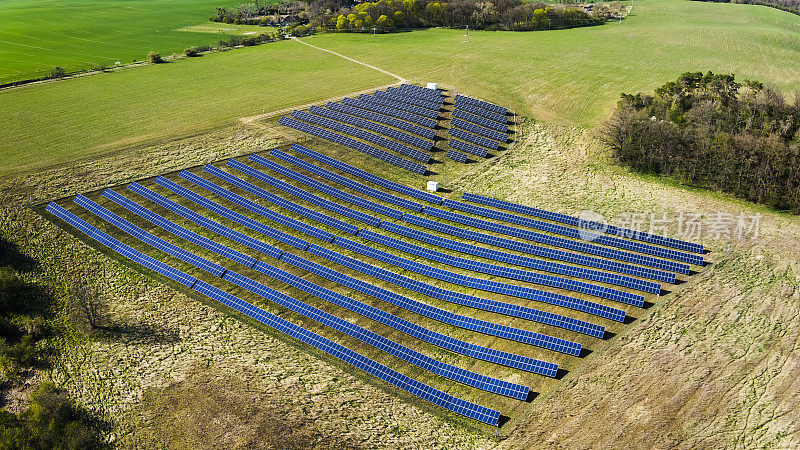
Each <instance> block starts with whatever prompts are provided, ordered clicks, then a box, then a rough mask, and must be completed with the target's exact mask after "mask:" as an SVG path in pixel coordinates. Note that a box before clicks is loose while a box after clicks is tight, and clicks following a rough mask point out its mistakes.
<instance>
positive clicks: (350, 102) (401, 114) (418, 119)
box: [341, 98, 439, 128]
mask: <svg viewBox="0 0 800 450" xmlns="http://www.w3.org/2000/svg"><path fill="white" fill-rule="evenodd" d="M341 103H342V104H344V105H347V106H354V107H357V108H361V109H366V110H369V111H374V112H378V113H381V114H385V115H387V116H392V117H396V118H398V119H403V120H406V121H408V122H413V123H415V124H417V125H421V126H423V127H427V128H436V125H438V124H439V122H438V121H436V120H434V119H429V118H427V117H422V116H418V115H416V114H411V113H410V112H406V111H403V110H400V109H396V108H390V107H388V106H383V105H379V104H377V103H372V102H367V101H364V100H357V99H354V98H343V99H342V102H341Z"/></svg>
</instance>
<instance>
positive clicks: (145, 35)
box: [0, 0, 240, 83]
mask: <svg viewBox="0 0 800 450" xmlns="http://www.w3.org/2000/svg"><path fill="white" fill-rule="evenodd" d="M237 3H240V2H235V1H233V0H173V1H169V0H126V1H124V2H109V1H104V0H85V1H81V2H60V1H56V0H3V1H0V83H6V82H10V81H16V80H22V79H28V78H34V77H38V76H42V75H46V74H48V73H49V72H50V69H52V68H53V67H54V66H60V67H63V68H64V69H66V70H67V71H73V70H79V69H83V68H92V67H96V66H97V65H99V64H103V65H107V66H113V65H114V63H116V62H117V61H119V62H121V63H122V64H128V63H130V62H131V60H133V59H136V60H143V59H145V57H146V55H147V52H148V51H150V50H155V51H158V52H161V54H162V55H168V54H171V53H175V52H177V53H180V52H181V51H182V50H183V49H185V48H186V47H189V46H192V45H204V44H216V43H217V42H218V41H219V36H215V35H213V34H209V33H208V31H200V32H197V33H186V32H178V31H189V30H183V28H184V27H187V26H194V25H197V24H203V23H204V22H205V21H206V20H207V19H208V17H210V16H211V15H213V13H214V9H215V8H216V7H217V6H229V5H235V4H237ZM232 27H236V28H238V27H237V26H232ZM190 30H191V29H190ZM231 34H238V33H235V32H233V33H231Z"/></svg>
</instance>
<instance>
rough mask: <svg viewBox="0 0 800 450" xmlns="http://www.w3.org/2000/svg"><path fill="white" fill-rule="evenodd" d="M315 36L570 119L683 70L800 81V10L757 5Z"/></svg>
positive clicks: (592, 114)
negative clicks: (493, 27)
mask: <svg viewBox="0 0 800 450" xmlns="http://www.w3.org/2000/svg"><path fill="white" fill-rule="evenodd" d="M314 40H315V43H316V44H317V45H320V46H322V47H326V48H330V49H332V50H336V51H339V52H342V53H344V54H346V55H348V56H352V57H354V58H357V59H361V60H364V61H369V62H370V63H371V64H375V65H377V66H378V67H381V68H384V69H387V70H389V71H392V72H394V73H397V74H399V75H401V76H404V77H407V78H417V79H418V80H420V81H437V82H439V83H444V84H448V85H452V86H455V87H456V89H460V90H463V91H464V92H465V93H468V94H473V95H477V96H482V97H486V98H487V99H491V100H494V101H495V102H497V103H498V104H501V105H507V106H510V107H513V108H516V109H517V110H519V111H520V112H523V113H525V114H530V115H532V116H533V117H535V118H536V119H542V120H546V121H549V122H558V123H562V124H575V125H592V124H595V123H596V122H597V120H598V119H599V118H601V117H604V116H605V115H606V114H607V113H608V112H609V111H610V109H611V108H612V107H613V106H614V104H615V103H616V100H617V99H618V98H619V93H620V92H638V91H645V92H647V91H652V90H653V89H654V88H655V87H657V86H660V85H661V84H663V83H664V82H665V81H667V80H671V79H674V78H676V76H677V75H679V74H680V73H682V72H685V71H694V70H702V71H705V70H713V71H720V72H735V73H736V74H737V75H738V76H740V77H741V78H754V79H758V80H762V81H765V82H767V83H769V84H772V85H775V86H777V87H778V88H780V89H782V90H785V91H789V92H792V91H794V90H797V89H800V65H798V64H797V62H798V61H800V17H798V16H795V15H792V14H789V13H785V12H782V11H778V10H775V9H772V8H767V7H759V6H745V5H733V4H713V3H703V2H691V1H687V0H665V1H654V0H642V1H637V2H635V4H634V9H633V15H632V16H630V17H629V18H628V19H626V20H624V21H623V22H622V23H616V22H613V23H608V24H606V25H604V26H600V27H590V28H578V29H572V30H560V31H542V32H530V33H496V32H474V31H470V36H469V37H465V36H464V32H463V31H457V30H426V31H420V32H414V33H401V34H391V35H381V36H378V37H375V38H373V37H372V36H370V35H362V34H355V35H351V34H330V35H322V36H317V37H315V38H314ZM410 61H413V62H414V63H413V64H409V62H410Z"/></svg>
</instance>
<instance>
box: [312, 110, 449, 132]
mask: <svg viewBox="0 0 800 450" xmlns="http://www.w3.org/2000/svg"><path fill="white" fill-rule="evenodd" d="M325 107H326V108H328V109H330V110H333V111H338V112H341V113H347V114H349V115H351V116H356V117H361V118H362V119H369V120H371V121H373V122H380V123H383V124H386V125H389V126H392V127H395V128H399V129H401V130H403V131H408V132H409V133H414V134H416V135H419V136H422V137H424V138H426V139H434V138H435V137H436V131H434V130H432V129H430V128H425V127H421V126H419V125H415V124H413V123H410V122H406V121H404V120H399V119H397V118H395V117H392V116H388V115H386V114H381V113H377V112H374V111H370V110H366V109H361V108H356V107H354V106H348V105H343V104H341V103H333V102H328V103H327V104H326V105H325Z"/></svg>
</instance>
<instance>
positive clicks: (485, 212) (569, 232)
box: [442, 199, 703, 265]
mask: <svg viewBox="0 0 800 450" xmlns="http://www.w3.org/2000/svg"><path fill="white" fill-rule="evenodd" d="M442 205H443V206H447V207H449V208H453V209H457V210H459V211H465V212H468V213H470V214H474V215H477V216H483V217H489V218H492V219H498V220H502V221H505V222H509V223H513V224H517V225H523V226H526V227H530V228H536V229H539V230H544V231H547V232H550V233H554V234H560V235H563V236H568V237H571V238H576V239H585V236H587V233H588V235H591V236H592V239H591V241H592V242H595V243H597V244H603V245H608V246H610V247H617V248H623V249H626V250H633V251H636V252H639V253H646V254H650V255H655V256H659V257H662V258H669V259H674V260H678V261H683V262H688V263H692V264H700V265H702V264H703V257H702V256H698V255H693V254H690V253H684V252H680V251H677V250H672V249H668V248H663V247H656V246H653V245H649V244H643V243H641V242H632V241H627V240H624V239H618V238H614V237H610V236H605V235H602V234H595V233H589V232H588V231H586V230H578V229H577V228H571V227H565V226H563V225H557V224H554V223H550V222H542V221H541V220H536V219H531V218H529V217H523V216H518V215H515V214H509V213H506V212H502V211H496V210H494V209H489V208H484V207H482V206H476V205H471V204H469V203H462V202H458V201H455V200H449V199H447V200H445V201H444V202H442Z"/></svg>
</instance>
